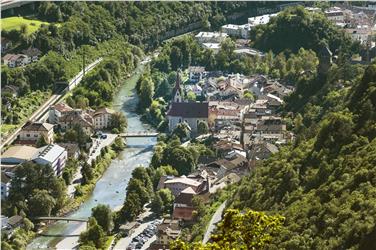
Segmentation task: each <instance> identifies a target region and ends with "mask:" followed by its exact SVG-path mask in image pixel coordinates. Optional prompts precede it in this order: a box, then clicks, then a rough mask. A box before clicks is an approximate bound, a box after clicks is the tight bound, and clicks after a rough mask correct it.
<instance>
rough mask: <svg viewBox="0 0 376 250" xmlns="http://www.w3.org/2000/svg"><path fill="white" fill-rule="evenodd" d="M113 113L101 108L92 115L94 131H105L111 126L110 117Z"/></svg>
mask: <svg viewBox="0 0 376 250" xmlns="http://www.w3.org/2000/svg"><path fill="white" fill-rule="evenodd" d="M113 114H115V111H114V110H112V109H109V108H101V109H99V110H97V111H95V113H94V115H93V120H94V129H107V128H109V127H110V126H111V119H112V115H113Z"/></svg>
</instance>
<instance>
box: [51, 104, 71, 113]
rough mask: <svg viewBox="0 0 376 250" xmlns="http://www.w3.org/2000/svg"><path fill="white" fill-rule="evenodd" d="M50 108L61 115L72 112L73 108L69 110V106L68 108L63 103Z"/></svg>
mask: <svg viewBox="0 0 376 250" xmlns="http://www.w3.org/2000/svg"><path fill="white" fill-rule="evenodd" d="M51 108H53V109H56V110H57V111H59V112H61V113H63V112H69V111H73V108H71V107H70V106H68V105H67V104H65V103H58V104H56V105H54V106H52V107H51Z"/></svg>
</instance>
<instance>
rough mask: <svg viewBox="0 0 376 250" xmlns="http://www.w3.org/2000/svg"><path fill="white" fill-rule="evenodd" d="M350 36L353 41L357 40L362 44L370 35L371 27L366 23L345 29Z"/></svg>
mask: <svg viewBox="0 0 376 250" xmlns="http://www.w3.org/2000/svg"><path fill="white" fill-rule="evenodd" d="M345 31H346V33H348V34H349V35H350V36H351V38H352V39H353V40H355V41H359V42H360V43H362V44H366V43H367V42H368V40H369V36H370V35H371V33H372V32H371V29H370V28H369V27H368V26H367V25H358V26H357V27H356V28H352V29H351V28H350V29H345Z"/></svg>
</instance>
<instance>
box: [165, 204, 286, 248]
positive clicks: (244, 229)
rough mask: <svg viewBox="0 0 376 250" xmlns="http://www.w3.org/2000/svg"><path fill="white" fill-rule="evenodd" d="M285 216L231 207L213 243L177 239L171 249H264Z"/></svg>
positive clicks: (219, 226)
mask: <svg viewBox="0 0 376 250" xmlns="http://www.w3.org/2000/svg"><path fill="white" fill-rule="evenodd" d="M283 221H284V218H283V217H281V216H270V215H266V214H265V213H263V212H256V211H252V210H249V209H248V210H247V211H246V212H245V213H241V212H240V211H239V210H235V209H229V210H227V211H226V212H225V214H224V217H223V219H222V221H220V222H219V224H218V227H217V232H216V233H215V234H214V235H212V237H211V239H212V241H213V243H208V244H206V245H203V244H202V243H185V242H183V241H181V240H176V241H173V242H172V243H171V246H170V249H171V250H188V249H195V250H206V249H207V250H209V249H263V248H265V247H267V245H268V243H270V242H271V240H272V234H274V233H276V232H278V231H279V230H280V229H281V227H282V223H283Z"/></svg>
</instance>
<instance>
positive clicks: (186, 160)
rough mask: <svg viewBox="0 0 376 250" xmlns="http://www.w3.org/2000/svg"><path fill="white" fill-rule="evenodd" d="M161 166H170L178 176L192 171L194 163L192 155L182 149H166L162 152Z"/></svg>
mask: <svg viewBox="0 0 376 250" xmlns="http://www.w3.org/2000/svg"><path fill="white" fill-rule="evenodd" d="M162 164H163V165H171V166H172V167H173V168H175V169H176V170H177V171H178V173H179V175H188V174H189V173H191V172H192V171H193V169H194V166H195V163H194V158H193V155H192V153H191V152H190V151H189V150H188V149H186V148H183V147H180V146H178V147H167V148H166V149H165V150H164V152H163V159H162Z"/></svg>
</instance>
